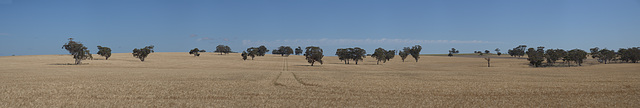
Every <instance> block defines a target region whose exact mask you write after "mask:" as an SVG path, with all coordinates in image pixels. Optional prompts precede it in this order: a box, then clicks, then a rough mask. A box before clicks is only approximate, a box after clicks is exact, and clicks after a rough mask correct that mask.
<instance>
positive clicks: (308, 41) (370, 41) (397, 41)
mask: <svg viewBox="0 0 640 108" xmlns="http://www.w3.org/2000/svg"><path fill="white" fill-rule="evenodd" d="M484 43H493V42H489V41H482V40H416V39H387V38H382V39H326V38H325V39H294V40H289V39H285V40H271V41H268V40H243V41H242V44H243V45H246V46H256V45H372V44H400V45H415V44H484Z"/></svg>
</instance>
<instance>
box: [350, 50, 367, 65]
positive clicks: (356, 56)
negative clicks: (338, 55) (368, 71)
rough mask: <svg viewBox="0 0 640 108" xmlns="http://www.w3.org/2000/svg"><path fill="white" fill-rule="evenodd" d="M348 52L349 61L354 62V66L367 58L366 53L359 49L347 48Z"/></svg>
mask: <svg viewBox="0 0 640 108" xmlns="http://www.w3.org/2000/svg"><path fill="white" fill-rule="evenodd" d="M348 50H349V52H350V54H351V57H350V58H351V60H353V61H355V62H356V65H358V61H362V60H363V58H366V57H367V51H365V50H364V49H362V48H360V47H354V48H348Z"/></svg>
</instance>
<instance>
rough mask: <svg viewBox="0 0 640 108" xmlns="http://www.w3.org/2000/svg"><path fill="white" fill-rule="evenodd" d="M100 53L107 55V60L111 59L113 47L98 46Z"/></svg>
mask: <svg viewBox="0 0 640 108" xmlns="http://www.w3.org/2000/svg"><path fill="white" fill-rule="evenodd" d="M98 55H100V56H103V57H106V58H105V60H109V57H111V48H109V47H102V46H98Z"/></svg>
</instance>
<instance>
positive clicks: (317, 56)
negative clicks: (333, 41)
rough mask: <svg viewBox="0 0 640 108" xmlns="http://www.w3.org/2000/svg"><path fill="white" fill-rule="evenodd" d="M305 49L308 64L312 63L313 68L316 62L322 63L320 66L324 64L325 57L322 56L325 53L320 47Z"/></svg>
mask: <svg viewBox="0 0 640 108" xmlns="http://www.w3.org/2000/svg"><path fill="white" fill-rule="evenodd" d="M305 49H306V51H305V53H304V56H305V59H307V62H309V63H311V66H313V64H314V63H315V62H320V64H322V57H324V55H323V54H322V53H323V51H322V49H321V48H320V47H316V46H309V47H307V48H305Z"/></svg>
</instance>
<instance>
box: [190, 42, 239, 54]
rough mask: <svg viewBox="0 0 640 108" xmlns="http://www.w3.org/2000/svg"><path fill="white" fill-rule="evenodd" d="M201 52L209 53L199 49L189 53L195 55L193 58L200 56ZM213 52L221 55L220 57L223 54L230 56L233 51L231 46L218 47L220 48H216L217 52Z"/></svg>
mask: <svg viewBox="0 0 640 108" xmlns="http://www.w3.org/2000/svg"><path fill="white" fill-rule="evenodd" d="M200 52H207V51H206V50H200V49H198V48H194V49H191V51H189V54H193V56H200ZM213 52H216V53H220V55H222V54H229V53H231V52H232V51H231V47H229V46H226V45H218V46H216V50H215V51H213Z"/></svg>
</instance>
